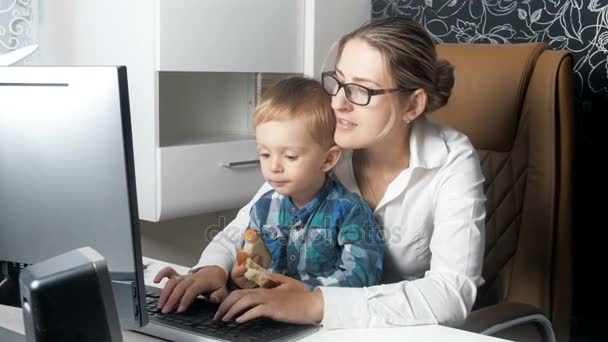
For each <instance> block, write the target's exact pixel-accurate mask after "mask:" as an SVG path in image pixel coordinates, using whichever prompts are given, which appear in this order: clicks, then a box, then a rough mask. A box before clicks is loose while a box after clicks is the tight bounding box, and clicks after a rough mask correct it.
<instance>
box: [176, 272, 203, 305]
mask: <svg viewBox="0 0 608 342" xmlns="http://www.w3.org/2000/svg"><path fill="white" fill-rule="evenodd" d="M182 284H184V285H185V290H184V294H183V295H182V297H181V298H180V299H179V305H178V307H177V312H184V311H186V309H188V307H189V306H190V304H192V302H194V299H195V298H196V297H197V296H198V295H199V294H201V293H202V292H206V291H207V289H205V287H203V286H197V284H196V283H195V282H194V280H192V279H186V280H184V281H182Z"/></svg>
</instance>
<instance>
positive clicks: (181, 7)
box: [156, 0, 304, 72]
mask: <svg viewBox="0 0 608 342" xmlns="http://www.w3.org/2000/svg"><path fill="white" fill-rule="evenodd" d="M156 16H157V23H156V25H157V27H156V30H157V31H156V39H157V54H158V55H157V70H159V71H226V72H302V70H303V45H304V44H303V40H304V0H288V1H276V0H255V1H252V0H230V1H226V0H157V13H156Z"/></svg>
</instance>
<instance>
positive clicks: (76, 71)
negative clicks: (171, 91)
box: [0, 66, 147, 329]
mask: <svg viewBox="0 0 608 342" xmlns="http://www.w3.org/2000/svg"><path fill="white" fill-rule="evenodd" d="M130 120H131V119H130V112H129V97H128V89H127V70H126V68H125V67H111V66H104V67H93V66H91V67H84V66H78V67H50V66H19V67H0V261H4V262H5V263H4V264H5V266H6V265H7V263H8V265H15V264H34V263H38V262H40V261H43V260H45V259H48V258H50V257H53V256H56V255H59V254H62V253H65V252H67V251H70V250H73V249H76V248H80V247H84V246H91V247H93V248H94V249H95V250H97V251H98V252H99V253H100V254H101V255H103V257H104V258H106V260H107V264H108V270H109V271H110V276H111V279H112V288H113V293H114V299H115V301H116V305H117V308H118V312H119V318H120V321H121V326H122V328H123V329H130V328H137V327H141V326H143V325H145V324H146V323H147V315H146V313H145V310H144V309H143V308H145V289H144V280H143V269H142V268H143V267H142V261H141V242H140V235H139V217H138V211H137V198H136V190H135V176H134V165H133V164H134V163H133V144H132V138H131V121H130ZM5 268H6V267H5ZM16 280H17V279H15V281H16ZM6 286H8V285H6ZM1 290H2V289H1V288H0V293H2V291H1ZM0 301H2V299H1V298H0Z"/></svg>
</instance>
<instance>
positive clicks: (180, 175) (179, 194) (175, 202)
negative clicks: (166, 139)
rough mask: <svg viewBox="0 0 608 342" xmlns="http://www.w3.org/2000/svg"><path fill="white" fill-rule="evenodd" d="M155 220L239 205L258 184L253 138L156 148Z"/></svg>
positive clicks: (252, 192) (259, 177)
mask: <svg viewBox="0 0 608 342" xmlns="http://www.w3.org/2000/svg"><path fill="white" fill-rule="evenodd" d="M159 161H160V176H161V184H162V186H161V193H160V200H159V205H160V208H159V214H160V216H159V220H167V219H172V218H176V217H183V216H190V215H194V214H199V213H201V212H212V211H218V210H225V209H229V208H240V207H242V206H244V205H245V204H247V202H249V201H250V200H251V197H252V196H253V195H254V194H255V192H256V191H257V190H258V189H259V188H260V186H262V184H263V183H264V179H263V177H262V172H261V171H260V167H259V164H258V161H259V159H258V153H257V150H256V147H255V140H240V141H229V142H221V143H212V144H199V145H183V146H170V147H162V148H160V149H159Z"/></svg>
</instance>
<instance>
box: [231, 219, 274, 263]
mask: <svg viewBox="0 0 608 342" xmlns="http://www.w3.org/2000/svg"><path fill="white" fill-rule="evenodd" d="M243 240H245V245H244V246H243V249H242V251H243V252H245V254H246V255H247V257H249V258H253V257H256V256H257V257H258V258H260V259H259V265H260V266H262V267H263V268H268V267H269V266H270V263H271V262H272V256H271V255H270V252H269V251H268V248H266V244H265V243H264V240H262V237H261V236H260V234H258V232H256V231H255V230H253V229H247V230H246V231H245V234H244V235H243ZM241 254H242V253H241ZM245 260H247V258H244V259H243V256H241V261H239V254H238V252H237V262H238V264H239V265H242V263H243V262H245Z"/></svg>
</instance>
